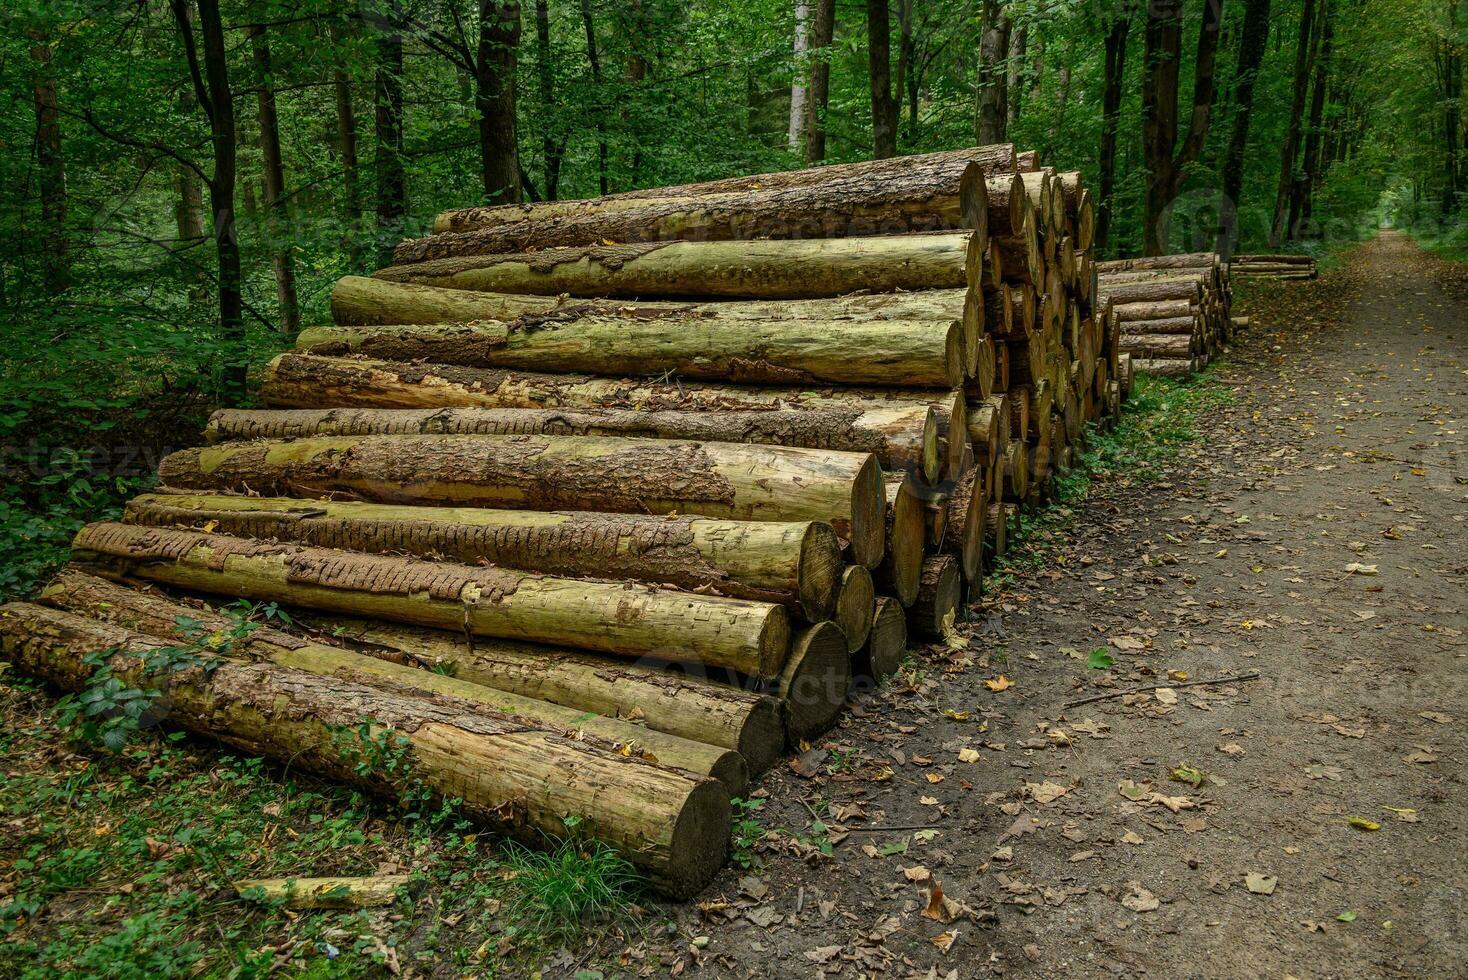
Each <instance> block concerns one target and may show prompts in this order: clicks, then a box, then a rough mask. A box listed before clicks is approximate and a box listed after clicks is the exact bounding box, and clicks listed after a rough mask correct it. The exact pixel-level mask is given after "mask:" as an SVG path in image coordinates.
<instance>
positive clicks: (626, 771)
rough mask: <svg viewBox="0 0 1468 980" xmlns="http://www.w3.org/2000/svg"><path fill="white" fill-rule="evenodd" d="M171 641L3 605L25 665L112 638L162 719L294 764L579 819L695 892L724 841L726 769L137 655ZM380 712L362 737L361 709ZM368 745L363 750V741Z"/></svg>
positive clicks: (76, 663) (530, 820)
mask: <svg viewBox="0 0 1468 980" xmlns="http://www.w3.org/2000/svg"><path fill="white" fill-rule="evenodd" d="M164 645H167V643H165V642H160V641H158V640H154V639H151V638H149V637H147V636H144V635H143V634H141V633H137V632H135V631H132V630H127V629H122V628H120V627H116V626H111V625H107V624H104V623H100V622H97V621H95V620H91V619H87V618H84V617H81V616H77V615H74V614H72V613H66V612H61V611H58V610H54V609H47V608H45V607H42V606H34V605H28V604H24V603H9V604H7V605H5V606H3V607H0V653H3V654H4V657H5V659H6V660H7V661H9V662H10V663H12V664H14V665H15V666H16V667H17V668H18V669H20V670H21V671H24V672H26V673H28V674H33V675H35V676H38V677H41V678H43V679H45V680H47V681H49V682H50V683H53V684H55V685H56V686H58V687H61V688H63V689H65V690H70V691H76V690H80V689H81V688H82V687H83V685H84V684H85V683H86V682H87V680H88V679H89V678H90V677H91V676H92V674H93V672H94V671H95V667H94V666H93V664H92V662H91V655H92V654H93V653H95V652H96V651H99V650H114V651H117V652H115V653H114V654H113V655H112V656H111V657H110V659H109V666H111V668H112V670H113V673H114V675H115V676H116V677H118V678H119V679H120V680H122V681H124V683H131V684H145V685H149V686H154V687H155V688H158V687H160V686H161V689H163V690H165V691H166V695H167V696H166V697H165V698H161V699H159V702H158V703H159V705H160V708H161V709H162V710H165V711H166V712H167V718H168V720H170V721H172V722H174V723H175V724H178V725H180V726H182V727H184V728H187V729H189V730H190V731H193V732H196V733H198V734H200V735H203V736H205V737H209V738H217V739H219V740H220V741H222V742H224V743H226V744H228V745H231V746H233V747H235V748H238V749H240V750H242V751H245V752H248V753H251V754H256V755H263V756H266V757H268V758H272V759H276V760H278V761H281V762H286V763H289V764H290V766H291V768H292V769H299V770H303V771H306V772H311V773H315V774H318V775H322V776H326V777H328V778H333V779H338V780H341V781H343V782H347V783H350V784H353V785H357V786H361V787H363V788H365V789H369V790H372V791H375V792H379V793H383V794H387V795H401V794H404V793H407V792H409V791H414V790H416V789H418V788H419V787H420V786H421V787H426V788H427V789H429V790H430V791H432V792H434V793H435V794H437V795H438V796H441V797H443V798H445V799H455V800H458V801H459V806H460V808H461V810H462V812H464V813H465V814H466V815H467V816H470V817H472V818H475V819H478V820H480V821H483V822H484V823H486V824H487V825H489V826H490V827H492V828H494V829H496V830H499V831H502V832H505V833H508V834H510V835H512V836H516V837H520V838H523V839H527V840H528V841H530V842H532V843H538V842H540V841H541V840H543V836H542V835H545V834H564V833H565V832H566V828H565V822H564V821H565V818H566V817H570V816H576V817H579V818H580V819H581V824H580V826H579V828H578V829H579V831H581V832H584V833H585V834H587V835H588V836H591V837H596V838H600V839H603V840H605V841H607V842H608V843H610V844H612V845H614V846H615V847H617V848H618V849H620V850H621V851H622V852H623V853H624V854H625V856H626V857H627V859H628V860H630V861H631V862H632V863H633V864H634V865H635V866H637V867H638V868H639V869H640V870H641V871H642V872H643V873H644V874H645V875H646V876H647V877H648V878H649V880H650V882H651V883H652V884H653V885H654V886H655V887H657V888H658V889H660V890H662V891H664V892H665V893H667V894H669V895H672V896H677V897H687V896H689V895H692V894H694V893H696V892H697V891H698V890H699V889H701V888H702V887H703V886H704V885H706V884H708V882H709V880H710V879H712V878H713V876H714V873H715V872H716V871H718V869H719V868H720V866H721V865H722V864H723V863H724V858H725V856H726V855H727V853H728V841H729V828H730V808H729V794H728V791H727V790H725V789H724V787H723V784H721V783H719V782H718V781H717V780H714V779H708V778H706V777H702V776H697V775H695V774H693V773H689V772H686V771H684V770H680V769H675V768H672V767H670V766H665V765H662V764H660V763H655V762H650V761H647V760H645V759H642V758H639V757H636V756H631V755H629V756H623V755H621V754H620V753H618V752H615V751H612V750H611V749H610V748H605V747H602V746H601V745H599V744H596V743H595V742H594V741H593V740H590V739H584V738H581V739H578V738H577V737H575V736H574V734H572V733H568V732H566V731H565V730H564V729H561V728H557V727H555V726H540V725H535V724H533V723H531V722H529V721H528V720H526V719H523V718H516V717H514V716H511V715H505V714H498V713H494V712H490V711H488V710H486V709H484V708H481V707H480V706H479V705H476V704H473V703H471V702H467V701H463V700H461V699H458V698H452V697H446V696H443V695H420V694H413V695H407V694H403V693H400V692H397V691H393V690H389V689H386V688H383V687H380V686H375V685H366V684H361V683H356V682H351V681H343V680H341V679H339V678H335V677H323V676H320V675H317V674H311V673H308V672H306V671H300V670H291V669H288V668H282V667H277V666H275V665H273V664H268V663H252V664H244V663H231V662H225V663H222V664H221V665H219V666H218V667H216V668H215V669H214V670H212V671H207V672H206V671H203V670H199V669H193V670H188V671H178V672H173V673H170V674H169V675H168V676H167V677H166V678H156V677H149V676H146V675H145V672H144V670H143V665H142V662H141V657H140V655H141V654H144V653H147V652H148V651H150V650H152V649H156V648H157V647H159V646H164ZM364 718H368V719H371V721H370V722H369V723H368V725H367V731H366V733H365V736H364V735H363V734H361V728H362V725H363V719H364ZM344 733H351V734H352V735H353V737H358V738H363V737H365V739H369V740H370V741H371V746H377V745H379V744H380V743H386V744H389V745H391V746H392V747H393V748H394V750H399V749H400V750H401V751H402V753H403V754H404V758H405V762H406V763H407V764H405V765H402V766H394V767H391V768H388V767H376V768H372V769H370V770H364V769H363V768H362V767H361V766H360V765H359V764H358V763H357V761H356V759H357V758H359V757H360V756H361V754H362V753H360V752H359V753H357V754H356V755H354V754H352V753H350V752H344V751H343V737H344ZM363 750H366V751H370V747H369V746H368V745H365V744H364V745H363Z"/></svg>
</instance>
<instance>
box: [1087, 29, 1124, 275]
mask: <svg viewBox="0 0 1468 980" xmlns="http://www.w3.org/2000/svg"><path fill="white" fill-rule="evenodd" d="M1131 15H1132V11H1131V9H1130V7H1128V6H1123V8H1122V9H1121V10H1120V11H1119V14H1118V16H1117V19H1116V20H1114V21H1112V23H1111V30H1110V31H1108V32H1107V34H1106V74H1105V80H1104V82H1103V87H1102V93H1101V152H1100V154H1099V158H1098V163H1097V170H1098V171H1099V174H1098V175H1097V193H1098V195H1099V196H1100V201H1099V202H1098V204H1099V207H1098V208H1097V211H1096V232H1095V235H1094V236H1093V241H1094V242H1095V249H1096V251H1097V253H1098V254H1099V253H1104V252H1105V251H1106V246H1107V244H1108V241H1109V238H1110V234H1111V218H1112V215H1113V213H1114V212H1115V209H1116V202H1115V200H1113V195H1114V194H1115V193H1116V134H1117V130H1118V129H1119V128H1120V125H1121V95H1122V83H1123V82H1124V81H1125V79H1126V47H1127V38H1128V36H1129V34H1130V33H1131V27H1132V22H1131Z"/></svg>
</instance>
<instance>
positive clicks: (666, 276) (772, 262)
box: [373, 231, 977, 299]
mask: <svg viewBox="0 0 1468 980" xmlns="http://www.w3.org/2000/svg"><path fill="white" fill-rule="evenodd" d="M973 237H974V236H973V234H972V233H971V232H965V231H958V232H932V233H927V234H912V235H877V236H872V237H867V238H817V239H802V240H791V239H761V240H757V241H734V242H722V241H713V242H686V241H670V242H649V243H644V244H637V245H600V244H597V245H586V246H573V247H567V248H547V249H541V250H540V251H536V252H512V253H507V254H503V255H468V256H461V257H456V258H447V259H433V260H430V261H427V262H418V263H414V264H412V265H399V266H389V267H388V268H386V269H380V270H378V271H377V272H375V273H373V276H374V278H377V279H383V280H387V281H389V282H411V283H419V284H422V285H425V286H442V287H445V288H448V289H474V290H489V291H495V292H501V293H531V294H536V295H541V296H557V295H561V294H565V295H569V296H620V297H639V298H642V299H647V298H652V297H679V298H688V297H702V296H709V297H723V298H729V299H761V298H765V299H815V298H819V297H828V296H841V295H843V294H845V293H853V292H856V291H858V290H869V291H872V292H891V291H893V290H899V289H903V290H914V289H956V288H962V287H965V286H967V285H968V282H969V275H970V273H969V272H968V270H967V269H966V266H967V262H968V252H969V243H970V240H971V239H972V238H973ZM974 271H975V272H977V270H974Z"/></svg>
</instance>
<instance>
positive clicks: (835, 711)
mask: <svg viewBox="0 0 1468 980" xmlns="http://www.w3.org/2000/svg"><path fill="white" fill-rule="evenodd" d="M793 647H794V648H793V649H792V651H791V653H790V660H789V662H788V663H787V664H786V665H785V670H784V671H783V672H782V673H781V674H780V678H779V681H778V682H777V684H776V685H775V689H776V692H777V693H778V694H779V696H780V699H781V700H782V701H783V702H784V705H785V722H786V725H787V727H788V731H789V735H790V744H792V745H798V744H799V743H800V742H801V741H802V740H804V739H810V738H814V737H815V736H817V735H819V734H820V733H821V732H824V731H826V730H827V729H829V728H830V727H831V726H832V725H834V724H835V723H836V719H837V718H838V717H839V716H840V714H841V706H842V705H843V704H844V703H845V702H846V694H847V692H848V690H850V687H851V655H850V654H849V653H848V652H847V649H846V647H847V642H846V637H845V635H844V634H843V633H842V631H841V628H840V627H839V626H837V625H836V624H835V623H829V622H828V623H817V624H816V625H815V626H812V627H810V628H808V629H805V630H802V631H801V632H800V633H799V634H797V635H796V637H795V641H794V645H793Z"/></svg>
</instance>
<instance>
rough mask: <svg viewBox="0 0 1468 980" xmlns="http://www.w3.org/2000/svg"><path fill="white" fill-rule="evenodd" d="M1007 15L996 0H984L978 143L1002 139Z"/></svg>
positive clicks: (1005, 104)
mask: <svg viewBox="0 0 1468 980" xmlns="http://www.w3.org/2000/svg"><path fill="white" fill-rule="evenodd" d="M1008 57H1009V19H1008V18H1007V17H1005V16H1004V11H1003V9H1002V8H1001V7H1000V6H999V0H984V7H983V24H982V27H981V33H980V35H979V78H978V92H977V94H976V97H977V99H978V117H979V119H978V132H977V133H976V136H977V138H978V141H979V144H980V145H981V146H990V145H992V144H995V143H1003V142H1004V137H1005V133H1006V132H1007V131H1008V122H1009V111H1008V108H1007V107H1008V105H1009V96H1008V94H1007V88H1008V85H1009V70H1008V68H1007V66H1006V59H1007V58H1008Z"/></svg>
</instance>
